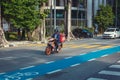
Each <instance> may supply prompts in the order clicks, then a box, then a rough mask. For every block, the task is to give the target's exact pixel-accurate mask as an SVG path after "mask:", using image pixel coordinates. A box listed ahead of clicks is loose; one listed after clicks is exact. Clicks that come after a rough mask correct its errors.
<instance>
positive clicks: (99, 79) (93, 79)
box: [87, 78, 107, 80]
mask: <svg viewBox="0 0 120 80" xmlns="http://www.w3.org/2000/svg"><path fill="white" fill-rule="evenodd" d="M87 80H107V79H102V78H88V79H87Z"/></svg>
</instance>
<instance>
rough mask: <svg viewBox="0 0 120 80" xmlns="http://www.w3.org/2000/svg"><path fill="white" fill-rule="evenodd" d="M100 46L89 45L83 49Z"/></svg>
mask: <svg viewBox="0 0 120 80" xmlns="http://www.w3.org/2000/svg"><path fill="white" fill-rule="evenodd" d="M98 46H100V45H90V46H86V47H85V48H94V47H98Z"/></svg>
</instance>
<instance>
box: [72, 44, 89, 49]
mask: <svg viewBox="0 0 120 80" xmlns="http://www.w3.org/2000/svg"><path fill="white" fill-rule="evenodd" d="M84 46H88V45H87V44H82V45H81V44H80V45H73V46H71V47H70V48H80V47H84Z"/></svg>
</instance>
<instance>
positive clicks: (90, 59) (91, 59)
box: [88, 58, 96, 61]
mask: <svg viewBox="0 0 120 80" xmlns="http://www.w3.org/2000/svg"><path fill="white" fill-rule="evenodd" d="M94 60H96V58H93V59H90V60H88V61H94Z"/></svg>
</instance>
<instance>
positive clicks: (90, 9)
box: [46, 0, 106, 28]
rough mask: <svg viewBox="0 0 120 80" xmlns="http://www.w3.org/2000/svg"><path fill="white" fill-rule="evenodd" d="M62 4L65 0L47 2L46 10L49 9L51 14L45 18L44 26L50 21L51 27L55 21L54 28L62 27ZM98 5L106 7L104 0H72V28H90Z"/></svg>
mask: <svg viewBox="0 0 120 80" xmlns="http://www.w3.org/2000/svg"><path fill="white" fill-rule="evenodd" d="M55 1H56V3H55ZM64 2H65V0H48V3H47V5H46V9H51V11H52V14H49V15H48V17H47V18H46V26H50V23H51V20H52V25H53V24H54V22H55V21H54V19H55V20H56V26H62V25H64V22H65V21H64V17H65V15H64V11H65V10H64V9H65V8H64V4H65V3H64ZM99 5H106V0H72V8H71V25H72V27H82V28H83V27H85V26H86V27H88V28H92V26H93V17H94V16H95V15H96V13H97V11H98V10H99ZM51 16H52V18H51Z"/></svg>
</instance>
